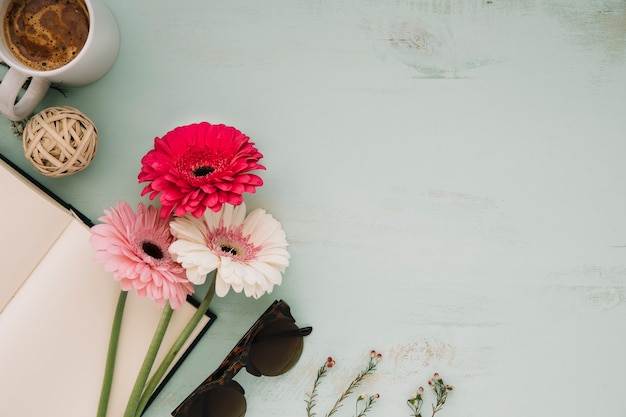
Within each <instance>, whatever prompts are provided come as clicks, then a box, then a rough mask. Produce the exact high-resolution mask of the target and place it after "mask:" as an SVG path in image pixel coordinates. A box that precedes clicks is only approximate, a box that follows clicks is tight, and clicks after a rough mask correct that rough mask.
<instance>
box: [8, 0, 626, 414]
mask: <svg viewBox="0 0 626 417" xmlns="http://www.w3.org/2000/svg"><path fill="white" fill-rule="evenodd" d="M108 4H109V5H110V7H111V9H112V10H113V12H114V13H115V15H116V17H117V19H118V22H119V24H120V28H121V32H122V48H121V51H120V56H119V58H118V61H117V62H116V64H115V66H114V67H113V69H112V70H111V71H110V72H109V74H107V76H106V77H105V78H103V79H102V80H100V81H98V82H97V83H95V84H93V85H91V86H88V87H83V88H80V89H73V90H70V91H68V92H67V97H63V96H62V95H60V94H58V93H56V92H55V91H50V92H49V93H48V96H47V99H46V102H45V103H44V104H43V106H48V105H56V104H68V105H73V106H75V107H78V108H79V109H81V110H82V111H84V112H85V113H86V114H87V115H88V116H89V117H90V118H91V119H92V120H93V121H94V122H95V123H96V125H97V127H98V129H99V132H100V142H99V149H98V154H97V156H96V159H95V160H94V162H93V163H92V164H91V165H90V166H89V167H88V168H87V169H86V170H85V171H83V172H81V173H78V174H76V175H74V176H71V177H67V178H64V179H54V180H53V179H48V178H42V177H37V178H38V179H40V180H41V181H42V182H44V183H45V184H46V185H47V186H49V187H50V188H51V189H52V190H53V191H55V192H57V193H58V194H60V195H61V196H62V197H63V198H65V199H67V200H68V201H70V202H71V203H72V204H74V205H75V206H76V207H78V208H79V209H81V210H82V211H84V212H85V213H86V214H87V215H88V216H90V217H92V218H97V217H98V216H99V215H100V214H101V213H102V210H103V209H105V208H108V207H110V206H112V205H114V204H115V203H116V202H117V201H118V200H127V201H129V202H131V203H132V204H136V203H137V202H139V201H147V200H143V199H142V198H140V197H139V192H140V190H141V189H142V185H140V184H138V183H137V181H136V178H137V174H138V172H139V167H140V159H141V157H142V156H143V155H144V154H145V153H146V152H147V151H148V150H149V149H150V148H151V147H152V140H153V139H154V137H155V136H161V135H163V134H164V133H166V132H167V131H168V130H170V129H172V128H174V127H176V126H179V125H183V124H187V123H192V122H198V121H203V120H206V121H209V122H213V123H225V124H230V125H233V126H236V127H237V128H239V129H240V130H242V131H243V132H245V133H246V134H248V135H249V136H250V137H251V138H252V140H253V141H254V142H256V144H257V146H258V148H259V150H260V151H261V152H262V153H263V154H264V155H265V157H264V159H263V162H264V164H265V165H266V166H267V171H266V172H263V173H262V176H263V179H264V181H265V185H264V186H263V187H262V188H260V189H259V191H258V192H257V194H255V195H249V196H247V197H246V202H247V204H248V206H249V207H251V208H252V207H264V208H265V209H267V211H268V212H270V213H272V214H273V215H274V216H275V217H276V218H277V219H278V220H279V221H280V222H281V223H282V224H283V227H284V228H285V230H286V232H287V235H288V238H289V241H290V252H291V255H292V259H291V265H290V267H289V268H288V270H287V272H286V274H285V276H284V283H283V285H282V286H280V287H278V288H276V289H275V291H274V292H273V293H272V294H271V295H268V296H265V297H263V298H262V299H260V300H258V301H255V300H252V299H246V298H245V297H244V296H243V295H241V294H232V293H231V294H229V295H228V296H227V297H225V298H223V299H217V300H215V301H214V303H213V310H214V311H215V312H216V313H217V314H218V316H219V319H218V321H217V322H216V324H215V325H214V327H213V328H212V329H211V331H210V332H209V334H208V335H207V337H206V339H205V340H204V341H203V342H202V343H201V345H200V346H198V347H197V349H196V350H195V351H194V353H193V354H192V356H191V357H190V358H189V360H188V361H187V362H186V364H185V365H184V367H183V368H182V370H181V372H180V373H179V374H178V375H177V376H176V378H174V380H173V381H172V383H171V384H170V386H169V387H168V388H167V390H166V391H165V392H164V393H163V395H162V396H161V397H160V398H159V399H158V401H157V403H156V404H155V405H154V406H153V407H152V408H151V410H150V411H149V412H148V413H147V414H146V415H147V416H148V417H152V416H165V415H168V413H169V411H170V410H171V409H173V407H174V406H176V405H177V403H178V401H180V400H181V399H182V398H184V396H185V395H186V394H187V393H188V392H190V391H191V390H192V389H193V388H194V387H195V385H196V384H197V383H198V382H199V381H201V380H202V379H204V378H205V377H206V376H207V375H208V374H209V373H210V372H211V371H212V370H213V369H214V368H215V367H216V366H217V365H218V364H219V362H220V361H221V360H222V358H223V357H224V356H225V355H226V354H227V353H228V351H229V350H230V348H231V347H232V346H234V344H235V343H236V342H237V340H238V339H239V337H240V336H241V335H242V334H243V333H244V332H245V331H246V330H247V329H248V327H249V326H250V325H251V324H252V322H253V321H254V320H255V319H256V317H257V316H258V315H259V314H260V313H261V312H262V311H263V310H265V308H266V307H267V306H268V305H269V304H270V303H271V301H272V300H273V299H276V298H283V299H285V300H286V301H287V302H288V303H289V304H290V305H291V306H292V311H293V313H294V315H295V317H296V318H297V320H298V322H299V323H300V324H302V325H312V326H313V327H314V331H313V334H312V335H311V336H309V337H308V338H307V340H306V346H305V350H304V352H303V356H302V359H301V361H300V362H299V364H298V365H297V366H296V368H295V369H293V370H292V371H291V372H290V373H289V374H287V375H284V376H281V377H277V378H254V377H251V376H249V375H247V374H242V375H240V376H239V377H238V381H239V382H240V383H241V384H242V385H243V386H244V387H245V389H246V393H247V398H248V415H249V416H277V415H280V416H298V415H300V416H305V415H306V413H305V402H304V400H305V398H306V394H307V393H308V392H310V389H311V386H312V383H313V379H314V376H315V373H316V371H317V369H318V367H319V366H320V365H322V363H323V362H324V360H325V359H326V357H327V356H332V357H333V358H335V360H336V361H337V364H336V366H335V367H334V368H332V370H331V371H330V372H329V375H328V377H327V378H326V379H325V380H324V382H323V383H322V385H321V387H320V392H319V397H318V405H317V407H316V409H315V411H316V413H317V415H318V416H322V415H325V413H326V411H327V410H328V408H329V407H330V406H331V405H332V403H333V402H334V401H335V399H336V398H337V396H338V395H339V393H340V392H341V390H342V389H343V388H345V386H346V385H347V383H348V382H349V381H350V380H351V378H352V377H353V376H355V375H356V373H357V372H358V371H359V370H360V368H361V367H362V366H363V365H364V364H365V363H366V361H367V358H368V355H369V351H370V350H371V349H376V350H377V351H378V352H380V353H382V355H383V359H382V361H381V362H380V364H379V366H378V369H377V371H376V373H375V374H374V375H373V376H372V378H371V379H369V380H368V381H367V383H366V384H365V385H364V386H363V387H362V388H360V389H359V390H358V392H357V393H356V395H358V394H360V393H361V392H368V393H371V394H373V393H375V392H377V393H379V394H380V396H381V397H380V399H379V400H378V401H377V403H376V404H375V405H374V407H373V409H372V411H371V412H370V413H368V415H369V416H371V417H376V416H385V417H391V416H405V415H409V411H410V410H409V408H408V407H407V406H406V399H407V398H409V396H410V395H411V394H412V393H413V392H414V391H415V390H416V389H417V387H418V386H420V385H423V386H426V382H427V380H428V378H429V377H430V375H432V373H434V372H439V373H440V374H441V375H442V376H443V377H444V379H445V381H446V382H447V383H450V384H452V385H454V386H455V387H456V390H455V391H453V392H452V393H451V394H450V396H449V403H448V404H446V406H445V407H444V410H443V411H441V412H440V414H438V415H441V416H450V417H453V416H457V417H461V416H476V415H481V416H483V417H492V416H493V417H500V416H508V417H516V416H526V415H529V414H531V415H539V416H576V417H578V416H580V417H583V416H589V415H603V416H626V404H625V403H624V401H623V399H622V393H623V390H624V388H625V387H626V381H625V379H624V375H625V374H626V359H625V357H624V355H625V354H624V352H626V336H625V327H626V303H625V301H626V221H625V220H624V213H626V194H625V191H626V189H625V187H624V183H625V179H626V164H625V163H624V159H625V155H626V141H625V133H626V117H625V114H626V2H624V1H618V0H612V1H611V0H548V1H543V2H540V1H535V0H518V1H510V0H485V1H480V0H441V1H427V0H406V1H400V0H398V1H388V0H378V1H366V0H363V1H357V0H343V1H327V0H317V1H311V0H307V1H304V0H290V1H287V0H268V1H263V2H255V1H250V0H245V1H244V0H214V1H200V0H189V1H186V2H166V1H163V0H151V1H147V0H141V1H140V0H137V1H132V2H127V1H123V0H108ZM0 127H1V132H2V133H1V135H2V140H1V141H0V151H1V152H3V153H5V154H7V155H8V156H10V157H11V159H12V160H13V161H15V162H16V163H17V164H19V165H20V166H22V167H25V168H26V169H30V168H29V166H28V162H27V161H26V160H25V159H24V158H23V156H22V151H21V144H20V142H19V140H18V139H16V138H15V137H14V136H12V134H11V132H10V127H9V123H8V121H6V120H2V121H0ZM30 171H31V172H32V170H30ZM35 175H36V174H35ZM4 198H10V197H4ZM427 392H428V391H427ZM431 399H432V397H427V401H426V404H425V406H424V413H423V415H424V416H425V417H426V416H430V412H429V409H430V408H429V407H430V406H429V401H430V400H431ZM353 414H354V398H350V399H349V400H348V401H347V402H346V404H345V405H344V406H343V407H342V409H341V410H340V411H339V412H338V413H337V414H336V415H337V416H339V415H341V416H350V415H353Z"/></svg>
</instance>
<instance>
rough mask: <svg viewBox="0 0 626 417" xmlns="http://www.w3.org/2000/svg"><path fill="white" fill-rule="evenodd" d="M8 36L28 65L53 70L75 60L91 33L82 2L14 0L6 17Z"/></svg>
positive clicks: (17, 56)
mask: <svg viewBox="0 0 626 417" xmlns="http://www.w3.org/2000/svg"><path fill="white" fill-rule="evenodd" d="M3 27H4V37H5V41H6V43H7V46H8V47H9V49H10V50H11V52H12V53H13V55H14V56H15V57H16V58H17V59H18V60H19V61H20V62H22V63H23V64H24V65H26V66H28V67H30V68H33V69H36V70H40V71H50V70H53V69H56V68H60V67H62V66H64V65H66V64H67V63H69V62H70V61H71V60H72V59H74V58H75V57H76V56H77V55H78V54H79V53H80V51H81V50H82V48H83V46H84V45H85V42H86V40H87V35H88V34H89V12H88V11H87V7H86V6H85V4H84V2H83V1H82V0H63V1H57V0H13V1H12V2H11V3H10V4H9V6H8V8H7V13H6V14H5V16H4V26H3Z"/></svg>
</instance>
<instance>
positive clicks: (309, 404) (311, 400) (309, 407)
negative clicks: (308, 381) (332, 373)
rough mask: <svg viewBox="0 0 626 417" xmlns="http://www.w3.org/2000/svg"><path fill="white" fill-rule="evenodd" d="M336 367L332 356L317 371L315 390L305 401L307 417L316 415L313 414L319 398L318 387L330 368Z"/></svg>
mask: <svg viewBox="0 0 626 417" xmlns="http://www.w3.org/2000/svg"><path fill="white" fill-rule="evenodd" d="M334 365H335V361H334V360H333V358H331V357H330V356H329V357H328V358H326V362H324V364H323V365H322V366H320V368H319V369H318V370H317V376H316V377H315V381H313V389H312V390H311V393H310V394H308V398H307V399H306V400H305V401H304V402H305V403H306V415H307V417H313V416H314V415H315V413H314V412H313V407H315V398H316V397H317V387H318V386H319V384H320V382H321V380H322V378H323V377H325V376H326V371H328V368H332V367H333V366H334Z"/></svg>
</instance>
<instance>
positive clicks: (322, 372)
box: [305, 350, 382, 417]
mask: <svg viewBox="0 0 626 417" xmlns="http://www.w3.org/2000/svg"><path fill="white" fill-rule="evenodd" d="M381 359H382V355H381V354H380V353H377V352H376V351H375V350H372V351H371V352H370V358H369V362H368V363H367V365H366V366H365V367H364V368H363V369H362V370H361V371H360V372H359V373H358V375H357V376H356V377H355V378H354V379H353V380H352V382H350V384H349V385H348V387H347V388H346V389H345V391H344V392H343V393H342V394H341V396H340V397H339V399H337V401H336V402H335V404H334V405H333V407H332V408H331V410H330V411H329V412H328V414H326V417H330V416H331V415H333V414H335V413H336V412H337V410H339V408H340V407H341V405H342V403H343V402H344V401H345V399H346V398H348V396H350V394H352V393H353V392H354V390H355V389H356V388H358V387H359V386H360V385H361V383H362V382H363V380H364V379H365V377H367V376H368V375H369V374H371V373H372V372H374V370H375V369H376V365H378V362H380V360H381ZM333 366H335V360H334V359H333V358H332V357H330V356H329V357H328V358H327V359H326V362H324V364H323V365H322V366H321V367H320V368H319V369H318V371H317V376H316V377H315V381H313V389H312V390H311V393H310V394H308V398H307V399H306V400H305V402H306V405H307V406H306V412H307V417H313V416H315V413H313V408H314V407H315V405H316V403H315V399H316V398H317V389H318V387H319V384H320V382H321V379H322V378H323V377H324V376H326V373H327V372H328V369H329V368H332V367H333ZM378 398H380V395H378V394H374V395H367V394H361V395H360V396H359V397H358V398H357V400H356V406H355V417H365V414H366V413H367V412H368V411H370V410H371V408H372V406H373V405H374V403H375V402H376V400H377V399H378ZM359 408H360V411H359Z"/></svg>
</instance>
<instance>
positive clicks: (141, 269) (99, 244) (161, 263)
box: [89, 202, 194, 309]
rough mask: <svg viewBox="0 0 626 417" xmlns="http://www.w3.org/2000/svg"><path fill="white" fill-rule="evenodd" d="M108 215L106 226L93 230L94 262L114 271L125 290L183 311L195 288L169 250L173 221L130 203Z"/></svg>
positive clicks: (143, 206)
mask: <svg viewBox="0 0 626 417" xmlns="http://www.w3.org/2000/svg"><path fill="white" fill-rule="evenodd" d="M104 214H105V215H104V216H102V217H100V218H99V219H98V220H100V221H101V222H102V223H101V224H97V225H95V226H93V227H92V228H91V232H92V235H91V237H90V239H89V241H90V242H91V245H92V246H93V247H94V249H95V250H96V252H95V255H94V260H95V261H96V262H102V263H103V264H104V269H105V270H106V271H109V272H113V278H114V279H115V280H116V281H119V283H120V286H121V288H122V290H124V291H129V290H131V289H135V291H136V292H137V295H139V296H140V297H149V298H151V299H153V300H155V301H156V303H157V305H158V306H159V307H164V306H165V303H166V302H167V301H169V303H170V306H171V307H172V308H173V309H177V308H179V307H180V306H181V305H182V304H183V302H184V301H185V300H186V298H187V295H190V294H192V293H193V290H194V286H193V284H192V283H191V282H190V281H189V280H188V279H187V277H186V273H185V269H184V268H183V267H182V266H181V265H180V264H179V263H178V262H175V261H174V260H173V259H172V256H171V255H170V253H169V251H168V249H169V246H170V244H171V243H172V242H173V240H174V237H173V236H172V235H171V233H170V225H169V224H170V221H171V218H165V219H163V218H161V217H160V216H159V210H158V209H157V208H156V207H154V206H145V205H143V204H139V206H138V207H137V213H135V212H133V209H132V208H131V207H130V205H129V204H128V203H126V202H119V203H118V205H117V207H113V208H112V209H111V211H108V210H105V211H104Z"/></svg>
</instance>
